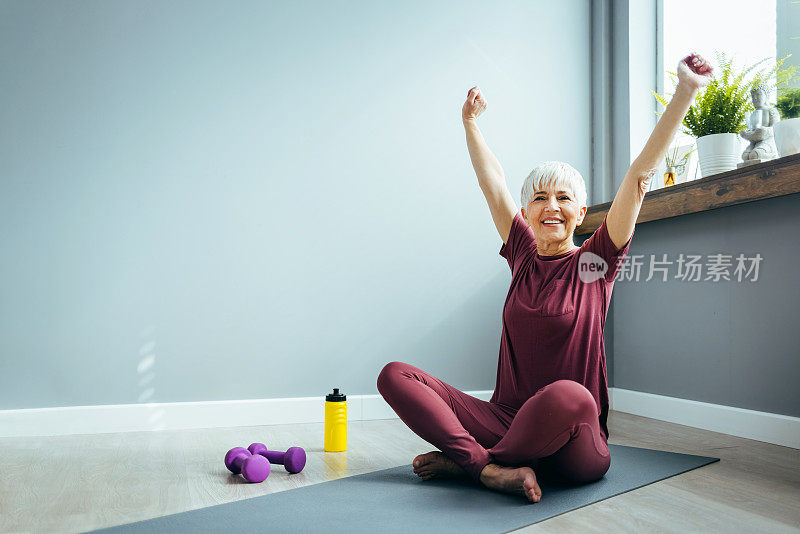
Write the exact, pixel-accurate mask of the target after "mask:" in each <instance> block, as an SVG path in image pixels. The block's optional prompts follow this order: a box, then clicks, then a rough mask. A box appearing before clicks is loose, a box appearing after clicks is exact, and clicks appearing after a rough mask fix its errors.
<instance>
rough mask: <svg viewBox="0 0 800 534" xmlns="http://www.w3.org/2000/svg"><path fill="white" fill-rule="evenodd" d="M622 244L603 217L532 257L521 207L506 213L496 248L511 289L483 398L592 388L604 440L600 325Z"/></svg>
mask: <svg viewBox="0 0 800 534" xmlns="http://www.w3.org/2000/svg"><path fill="white" fill-rule="evenodd" d="M630 244H631V240H630V239H629V240H628V242H627V243H625V246H623V247H622V249H620V250H617V248H616V247H615V246H614V242H613V241H611V237H610V236H609V235H608V230H607V228H606V220H605V218H603V222H602V223H601V224H600V227H599V228H597V230H595V231H594V233H593V234H592V235H591V236H590V237H589V238H588V239H587V240H586V241H584V242H583V244H582V245H581V246H580V248H578V249H575V250H573V251H571V252H566V253H564V254H558V255H556V256H539V254H538V252H537V247H536V238H535V237H534V234H533V230H532V229H531V228H530V227H529V226H528V224H527V223H526V222H525V220H524V219H523V218H522V214H521V212H517V213H516V215H514V222H513V223H512V225H511V233H510V234H509V236H508V241H507V242H506V243H505V244H504V245H503V246H502V247H501V248H500V255H501V256H503V257H504V258H506V259H507V260H508V265H509V267H511V288H510V289H509V290H508V296H507V297H506V303H505V306H504V307H503V334H502V338H501V340H500V359H499V361H498V363H497V383H496V385H495V388H494V394H493V395H492V398H491V399H490V402H493V403H497V404H501V405H505V406H508V407H511V408H513V409H516V410H518V409H519V408H520V407H521V406H522V405H523V404H524V403H525V401H526V400H528V399H529V398H530V397H532V396H534V395H535V394H536V393H537V392H538V391H539V390H540V389H541V388H543V387H545V386H546V385H548V384H551V383H553V382H555V381H556V380H561V379H569V380H574V381H576V382H579V383H581V384H583V385H584V386H585V387H586V388H587V389H588V390H589V391H591V392H592V395H593V396H594V398H595V401H596V402H597V413H598V416H599V418H600V428H602V430H603V432H604V433H605V435H606V439H608V426H607V420H608V383H607V379H606V354H605V345H604V343H603V328H604V327H605V323H606V315H607V313H608V306H609V303H610V301H611V290H612V289H613V287H614V278H615V277H616V274H617V272H618V271H619V266H620V263H621V261H622V259H624V257H625V255H626V254H627V252H628V248H629V247H630ZM595 255H596V256H595ZM598 256H599V258H598ZM601 258H602V260H601ZM603 262H605V271H604V273H603V270H602V269H603ZM592 266H594V270H593V269H592Z"/></svg>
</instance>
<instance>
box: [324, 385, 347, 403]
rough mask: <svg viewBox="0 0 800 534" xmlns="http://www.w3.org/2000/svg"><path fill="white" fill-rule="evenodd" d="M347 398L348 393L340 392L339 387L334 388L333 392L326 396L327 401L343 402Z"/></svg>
mask: <svg viewBox="0 0 800 534" xmlns="http://www.w3.org/2000/svg"><path fill="white" fill-rule="evenodd" d="M346 400H347V395H344V394H342V393H339V388H333V393H328V395H327V396H326V397H325V401H330V402H342V401H346Z"/></svg>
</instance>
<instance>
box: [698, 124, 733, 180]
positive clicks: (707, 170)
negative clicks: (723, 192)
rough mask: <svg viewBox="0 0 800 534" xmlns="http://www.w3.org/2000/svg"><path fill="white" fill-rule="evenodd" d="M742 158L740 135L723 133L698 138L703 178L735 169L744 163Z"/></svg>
mask: <svg viewBox="0 0 800 534" xmlns="http://www.w3.org/2000/svg"><path fill="white" fill-rule="evenodd" d="M741 156H742V141H741V139H740V138H739V134H735V133H721V134H711V135H704V136H703V137H698V138H697V158H698V160H699V161H700V175H701V176H702V177H703V178H705V177H706V176H711V175H712V174H717V173H720V172H725V171H731V170H733V169H735V168H736V164H737V163H739V162H740V161H742V159H741Z"/></svg>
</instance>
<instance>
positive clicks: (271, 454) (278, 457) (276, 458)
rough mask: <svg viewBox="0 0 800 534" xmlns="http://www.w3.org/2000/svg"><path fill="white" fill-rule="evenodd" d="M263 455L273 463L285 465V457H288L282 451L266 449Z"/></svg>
mask: <svg viewBox="0 0 800 534" xmlns="http://www.w3.org/2000/svg"><path fill="white" fill-rule="evenodd" d="M261 456H264V457H265V458H266V459H267V460H269V463H271V464H280V465H283V459H284V458H285V457H286V453H285V452H281V451H266V452H262V453H261Z"/></svg>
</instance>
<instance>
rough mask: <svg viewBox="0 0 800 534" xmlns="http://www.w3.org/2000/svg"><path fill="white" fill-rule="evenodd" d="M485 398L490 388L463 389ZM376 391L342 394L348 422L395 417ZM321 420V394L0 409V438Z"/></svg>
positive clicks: (323, 415) (323, 403)
mask: <svg viewBox="0 0 800 534" xmlns="http://www.w3.org/2000/svg"><path fill="white" fill-rule="evenodd" d="M466 393H468V394H469V395H473V396H475V397H477V398H479V399H481V400H486V401H488V400H489V399H490V398H491V396H492V393H493V392H492V391H468V392H466ZM396 417H397V414H395V413H394V410H392V408H391V407H390V406H389V405H388V404H386V402H385V401H384V400H383V397H381V396H380V395H348V396H347V419H348V421H362V420H371V419H395V418H396ZM324 422H325V397H324V396H320V397H297V398H281V399H258V400H236V401H205V402H172V403H147V404H117V405H106V406H69V407H64V408H33V409H26V410H0V437H22V436H64V435H72V434H106V433H111V432H142V431H153V430H184V429H190V428H219V427H237V426H262V425H286V424H301V423H324Z"/></svg>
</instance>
